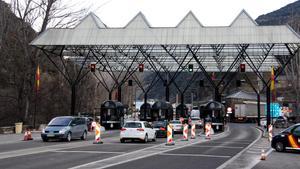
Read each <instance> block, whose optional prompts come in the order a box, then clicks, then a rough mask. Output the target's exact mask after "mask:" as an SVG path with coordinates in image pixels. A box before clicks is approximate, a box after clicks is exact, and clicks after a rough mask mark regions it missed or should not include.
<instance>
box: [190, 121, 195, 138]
mask: <svg viewBox="0 0 300 169" xmlns="http://www.w3.org/2000/svg"><path fill="white" fill-rule="evenodd" d="M195 138H196V124H192V128H191V139H195Z"/></svg>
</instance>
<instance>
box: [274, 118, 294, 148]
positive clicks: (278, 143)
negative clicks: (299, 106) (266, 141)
mask: <svg viewBox="0 0 300 169" xmlns="http://www.w3.org/2000/svg"><path fill="white" fill-rule="evenodd" d="M271 146H272V148H274V149H275V150H276V151H279V152H282V151H285V150H286V149H292V150H299V149H300V123H298V124H295V125H293V126H291V127H289V128H287V129H285V130H283V131H281V132H280V133H278V134H277V135H275V136H274V137H273V139H272V143H271Z"/></svg>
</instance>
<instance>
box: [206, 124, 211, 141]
mask: <svg viewBox="0 0 300 169" xmlns="http://www.w3.org/2000/svg"><path fill="white" fill-rule="evenodd" d="M210 135H211V124H210V123H206V124H205V138H206V139H210Z"/></svg>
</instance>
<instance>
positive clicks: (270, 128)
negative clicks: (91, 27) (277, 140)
mask: <svg viewBox="0 0 300 169" xmlns="http://www.w3.org/2000/svg"><path fill="white" fill-rule="evenodd" d="M272 138H273V126H272V125H271V124H270V125H269V141H270V142H271V141H272Z"/></svg>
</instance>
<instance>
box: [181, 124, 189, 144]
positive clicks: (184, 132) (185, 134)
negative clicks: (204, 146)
mask: <svg viewBox="0 0 300 169" xmlns="http://www.w3.org/2000/svg"><path fill="white" fill-rule="evenodd" d="M188 132H189V125H187V124H184V125H183V139H182V141H188V140H189V139H188Z"/></svg>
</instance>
